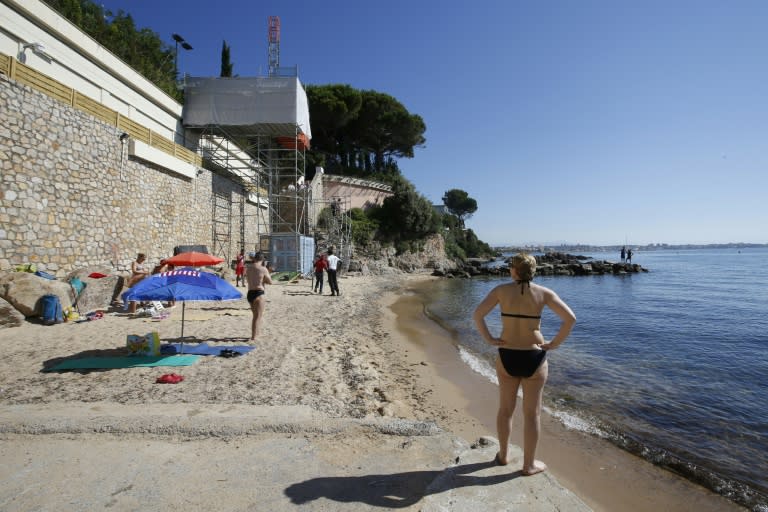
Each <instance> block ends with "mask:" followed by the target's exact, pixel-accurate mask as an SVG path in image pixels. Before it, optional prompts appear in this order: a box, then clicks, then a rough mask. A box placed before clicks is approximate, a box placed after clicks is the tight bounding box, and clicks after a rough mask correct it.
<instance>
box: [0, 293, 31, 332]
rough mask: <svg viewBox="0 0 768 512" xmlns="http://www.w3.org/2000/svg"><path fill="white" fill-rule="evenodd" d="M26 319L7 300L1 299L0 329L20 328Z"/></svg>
mask: <svg viewBox="0 0 768 512" xmlns="http://www.w3.org/2000/svg"><path fill="white" fill-rule="evenodd" d="M25 320H26V318H25V317H24V315H22V314H21V312H20V311H19V310H18V309H16V308H15V307H13V305H12V304H11V303H10V302H8V301H7V300H5V299H2V298H0V329H3V328H5V327H19V326H21V325H22V324H23V323H24V321H25Z"/></svg>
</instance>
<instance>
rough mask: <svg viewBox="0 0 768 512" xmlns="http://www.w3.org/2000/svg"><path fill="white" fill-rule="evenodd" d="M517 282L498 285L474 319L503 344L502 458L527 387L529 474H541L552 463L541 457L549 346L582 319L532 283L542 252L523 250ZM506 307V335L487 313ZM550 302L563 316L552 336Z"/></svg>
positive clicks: (513, 266)
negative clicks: (545, 318)
mask: <svg viewBox="0 0 768 512" xmlns="http://www.w3.org/2000/svg"><path fill="white" fill-rule="evenodd" d="M509 271H510V273H511V275H512V279H514V282H513V283H508V284H503V285H500V286H497V287H496V288H494V289H493V290H491V292H490V293H489V294H488V295H487V296H486V297H485V299H483V301H482V302H481V303H480V304H479V305H478V306H477V309H475V314H474V317H473V318H474V320H475V324H476V325H477V329H478V331H480V334H481V335H482V336H483V338H484V339H485V341H487V342H488V343H490V344H491V345H495V346H497V347H499V357H498V358H497V359H496V374H497V375H498V377H499V412H498V414H497V416H496V429H497V431H498V435H499V453H498V454H496V463H498V464H500V465H502V466H504V465H507V464H508V463H509V459H508V458H507V451H508V446H509V434H510V432H511V430H512V414H513V413H514V412H515V405H516V404H517V390H518V388H520V387H521V386H522V388H523V418H524V425H523V444H524V446H523V469H522V473H523V475H526V476H528V475H535V474H536V473H540V472H542V471H544V470H545V469H547V466H546V465H545V464H544V463H543V462H541V461H538V460H536V458H535V456H536V444H537V443H538V441H539V429H540V419H541V398H542V392H543V391H544V383H545V382H546V381H547V371H548V366H547V360H546V359H547V351H549V350H554V349H556V348H557V347H559V346H560V344H561V343H563V341H565V339H566V338H567V337H568V335H569V334H570V332H571V329H573V325H574V324H575V323H576V316H575V315H574V314H573V311H571V308H569V307H568V305H567V304H566V303H565V302H563V301H562V300H561V299H560V297H558V296H557V294H556V293H555V292H554V291H552V290H550V289H549V288H545V287H543V286H539V285H537V284H533V283H531V280H532V279H533V274H534V273H535V272H536V258H534V257H533V256H531V255H529V254H518V255H516V256H515V257H514V258H512V261H511V263H510V266H509ZM497 304H498V305H499V306H500V307H501V323H502V330H501V336H499V337H498V338H496V337H494V336H492V335H491V333H490V331H489V330H488V326H487V325H486V323H485V317H486V316H487V315H488V313H490V312H491V311H492V310H493V309H494V308H495V307H496V305H497ZM544 306H547V307H549V308H550V309H551V310H552V311H554V312H555V314H556V315H557V316H559V317H560V320H561V321H562V323H561V324H560V330H559V331H558V332H557V334H556V335H555V337H554V338H552V340H551V341H549V342H547V341H546V340H545V339H544V337H543V336H542V334H541V330H540V326H541V312H542V310H543V309H544Z"/></svg>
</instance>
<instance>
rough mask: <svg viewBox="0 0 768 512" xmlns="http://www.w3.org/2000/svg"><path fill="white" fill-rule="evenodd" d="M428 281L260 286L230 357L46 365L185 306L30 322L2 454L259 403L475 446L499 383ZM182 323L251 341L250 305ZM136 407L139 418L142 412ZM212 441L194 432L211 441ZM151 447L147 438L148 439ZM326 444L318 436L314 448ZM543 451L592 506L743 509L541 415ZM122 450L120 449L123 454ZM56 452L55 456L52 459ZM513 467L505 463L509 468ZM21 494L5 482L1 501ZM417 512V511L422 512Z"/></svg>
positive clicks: (17, 334)
mask: <svg viewBox="0 0 768 512" xmlns="http://www.w3.org/2000/svg"><path fill="white" fill-rule="evenodd" d="M431 279H434V278H431V277H429V276H427V275H403V274H393V275H388V276H344V277H343V278H342V279H340V288H341V293H342V295H341V296H340V297H332V296H329V295H328V290H326V294H325V295H323V296H320V295H317V294H314V293H312V290H311V284H310V281H308V280H301V281H299V282H298V283H295V284H289V283H278V284H275V285H273V286H270V287H268V289H267V294H266V297H267V307H266V317H265V321H264V328H263V332H262V334H261V336H260V337H259V339H258V341H257V343H255V345H254V347H255V348H254V350H253V351H252V352H250V353H248V354H247V355H245V356H241V357H235V358H221V357H203V358H201V359H200V360H199V361H198V362H197V363H196V364H194V365H192V366H185V367H171V368H168V367H149V368H124V369H112V370H103V371H102V370H96V371H69V372H43V371H42V370H43V369H46V368H50V367H51V366H52V365H54V364H56V363H58V362H60V361H62V360H65V359H70V358H74V357H86V356H113V355H119V354H122V353H124V351H125V349H124V346H125V339H126V335H128V334H146V333H148V332H151V331H157V332H158V333H159V335H160V338H161V339H162V340H163V341H164V342H169V341H171V342H172V341H177V338H178V337H179V336H180V334H181V313H182V307H181V305H177V306H176V307H175V308H174V309H173V310H172V313H171V316H170V318H167V319H165V320H161V321H152V320H150V319H147V318H135V317H131V316H126V315H123V314H120V313H110V314H107V315H106V316H105V317H104V318H102V319H99V320H94V321H89V322H83V323H65V324H59V325H54V326H43V325H40V324H35V323H27V324H25V325H24V326H22V327H17V328H9V329H3V330H0V347H2V350H3V358H0V412H2V415H3V437H2V439H0V442H1V443H2V449H3V454H4V456H6V454H7V456H8V457H10V456H11V455H13V456H14V457H16V458H17V459H18V460H19V461H22V462H19V464H23V459H24V453H27V452H29V453H32V452H33V451H34V450H33V449H32V448H31V447H33V446H42V445H41V443H43V440H40V439H38V438H39V437H40V436H39V434H40V433H44V432H45V430H46V426H45V425H46V422H48V423H49V424H51V425H54V424H55V425H58V427H57V428H59V430H55V429H54V430H55V432H60V434H59V435H63V436H64V438H63V439H60V438H57V437H54V438H53V439H54V440H55V439H59V440H60V441H61V442H62V443H63V442H65V441H66V442H71V441H72V438H73V436H75V438H76V440H77V443H79V445H78V446H81V447H82V445H83V443H85V444H88V443H92V444H93V445H94V446H99V445H102V444H103V445H105V446H107V445H109V443H110V442H111V441H110V440H109V439H106V440H105V436H104V433H105V432H109V431H110V429H113V428H117V427H115V426H110V425H108V424H104V425H101V426H98V425H97V426H94V425H90V424H89V425H88V426H87V427H85V428H83V427H82V426H80V427H78V429H76V430H77V432H76V433H75V431H74V430H72V433H68V432H69V430H68V429H74V427H71V426H68V425H69V423H67V421H69V420H68V419H67V411H72V413H71V414H73V415H74V414H76V412H75V411H82V410H83V408H85V409H88V410H90V411H91V412H92V411H98V413H99V414H103V415H104V416H110V417H112V418H120V417H126V418H128V417H129V416H130V420H128V419H126V421H125V426H124V428H125V429H126V431H130V432H131V433H132V434H135V432H141V431H146V432H156V431H162V430H163V428H165V427H164V425H163V423H162V421H163V419H162V418H161V417H160V416H159V415H156V414H159V413H157V411H159V410H163V409H167V410H168V411H176V410H179V411H182V410H184V411H186V412H183V414H187V415H190V416H192V415H194V414H197V413H195V412H194V411H197V410H200V411H207V410H213V409H216V408H217V407H218V408H219V409H221V410H222V411H225V410H226V411H229V410H234V411H246V410H250V411H251V412H250V413H245V412H243V414H251V415H253V414H257V413H255V412H253V411H256V410H261V409H259V408H263V407H267V408H268V407H271V406H280V407H282V408H283V409H282V410H287V411H294V412H295V416H296V417H297V418H298V417H303V416H302V415H309V416H312V415H315V414H316V415H320V416H322V418H323V421H326V422H327V421H330V420H333V419H338V421H340V422H342V421H346V420H355V421H367V420H370V421H375V420H377V419H381V418H405V419H410V420H419V421H423V422H435V423H436V424H437V426H438V427H440V428H441V429H444V430H447V431H449V432H452V433H454V434H456V435H458V436H459V437H461V438H463V439H465V440H466V441H468V442H470V443H471V442H473V441H475V440H476V439H477V438H479V437H480V436H487V435H491V436H495V430H494V427H493V423H494V415H495V408H496V388H495V385H493V384H491V383H490V382H488V381H487V380H485V379H484V378H483V377H481V376H479V375H477V374H475V373H473V372H472V371H471V370H470V369H469V368H468V367H466V366H465V365H464V364H463V363H461V361H460V360H459V357H458V353H457V352H456V350H455V344H454V343H453V340H452V339H451V337H450V333H447V332H445V331H443V330H442V329H441V328H440V327H439V326H438V325H437V324H435V323H433V322H432V321H430V320H429V319H428V318H427V317H426V316H425V315H424V313H423V305H422V303H421V302H420V300H419V299H418V296H417V295H416V294H414V293H413V292H412V290H413V287H418V286H428V283H429V281H430V280H431ZM185 316H186V322H185V326H184V333H185V335H186V336H188V337H192V338H194V339H193V340H189V339H188V340H186V341H187V342H192V341H206V342H208V344H209V345H214V346H217V345H218V346H224V345H246V344H247V340H248V338H249V336H250V320H251V317H250V312H249V309H248V304H247V302H246V301H245V300H244V299H243V300H239V301H232V302H201V303H196V302H190V303H188V304H187V306H186V311H185ZM164 373H178V374H181V375H183V376H184V381H183V382H181V383H179V384H175V385H168V384H157V383H156V382H155V380H156V378H157V377H158V376H160V375H162V374H164ZM141 411H146V412H145V413H144V414H143V415H142V412H141ZM33 413H34V414H33ZM46 414H48V418H47V419H46ZM291 414H293V413H291ZM201 415H204V414H203V413H201ZM72 421H73V422H74V420H72ZM296 421H298V420H296ZM284 423H285V424H287V423H288V420H286V421H285V422H284ZM72 424H73V425H74V423H72ZM14 425H16V426H14ZM196 428H197V427H196ZM238 428H239V427H238ZM188 430H189V429H188ZM288 430H289V431H290V428H289V429H288ZM516 430H517V429H516ZM30 433H32V434H37V437H35V435H32V436H31V437H30V436H29V434H30ZM75 434H76V435H75ZM170 435H171V436H173V435H174V433H173V432H171V434H170ZM216 435H219V434H216V432H212V431H203V432H201V433H200V436H201V437H203V438H205V439H206V441H205V442H206V443H208V442H209V441H207V439H208V438H210V437H215V436H216ZM189 436H190V433H189V431H185V433H184V435H178V436H177V437H179V439H180V440H182V441H183V440H185V439H186V440H187V441H188V438H189ZM366 436H367V437H368V438H369V439H370V443H371V449H374V448H376V447H377V446H379V443H378V442H374V440H375V439H374V437H373V436H371V435H369V434H366V435H365V436H363V438H365V437H366ZM515 436H516V437H515V438H514V442H515V443H517V444H519V443H520V439H519V432H517V431H516V432H515ZM289 437H290V436H289ZM298 437H301V436H300V435H299V436H298ZM254 439H257V440H258V435H256V436H255V438H254ZM331 439H333V438H331ZM283 441H284V442H288V441H287V440H285V439H283ZM337 441H338V444H334V446H333V453H334V461H333V462H334V463H339V461H345V460H354V459H355V457H359V456H360V455H361V452H362V453H364V452H365V449H364V447H363V446H347V445H345V444H344V441H343V439H338V440H337ZM46 442H48V441H46ZM155 442H157V440H156V439H154V438H153V439H151V440H150V439H148V441H147V445H149V444H150V443H155ZM254 442H256V441H254ZM331 442H333V441H332V440H328V439H325V440H322V441H315V443H316V444H315V447H316V446H317V443H326V444H327V443H331ZM435 442H437V441H435ZM25 443H26V444H25ZM54 444H55V443H54ZM56 446H59V448H57V449H58V450H63V449H64V448H62V447H61V446H60V445H56ZM67 446H69V445H67ZM109 446H110V447H111V448H104V449H105V450H108V449H113V450H114V449H117V450H119V449H120V448H119V446H121V445H120V444H119V443H117V444H116V446H117V447H118V448H115V447H114V446H113V445H109ZM539 446H540V451H539V454H538V458H540V459H542V460H544V461H545V462H547V464H548V465H549V467H550V473H551V474H552V475H553V476H554V477H556V478H557V479H558V480H559V481H560V483H562V484H563V485H564V486H565V487H567V488H568V489H570V490H571V491H573V492H574V493H575V494H576V495H578V496H579V497H580V498H581V499H582V500H583V501H584V502H585V503H587V504H588V505H589V506H591V507H592V508H593V509H594V510H638V511H644V510H648V511H651V510H653V511H656V510H701V511H710V510H712V511H714V510H719V511H728V510H742V509H741V508H739V507H736V506H734V505H732V504H730V502H728V501H726V500H724V499H722V498H720V497H719V496H716V495H713V494H712V493H710V492H708V491H706V490H704V489H702V488H700V487H697V486H695V485H692V484H689V483H688V482H687V481H685V480H683V479H680V478H678V477H676V476H674V475H672V474H670V473H668V472H665V471H661V470H659V469H657V468H655V467H653V466H652V465H650V464H648V463H646V462H644V461H641V460H639V459H637V458H636V457H633V456H630V455H628V454H626V453H624V452H622V451H621V450H619V449H617V448H615V447H613V446H612V445H610V444H608V443H606V442H603V441H601V440H599V439H594V438H591V437H589V436H586V435H584V434H580V433H577V432H572V431H568V430H566V429H565V428H563V427H562V426H561V425H560V424H559V423H558V422H557V421H556V420H554V419H552V418H549V417H547V418H544V421H543V435H542V439H541V441H540V445H539ZM25 447H26V448H25ZM230 448H231V446H230ZM326 448H327V447H326ZM25 449H26V450H27V452H25V451H24V450H25ZM67 449H68V450H71V449H72V448H71V447H68V448H67ZM197 449H198V451H200V453H198V456H200V457H201V456H202V455H200V454H201V453H205V455H206V457H209V458H212V457H213V456H214V455H215V454H216V452H215V450H217V449H219V450H220V449H221V448H220V447H218V448H217V447H216V446H212V447H210V448H208V451H207V452H203V451H202V450H204V448H202V443H199V445H198V448H197ZM14 450H15V451H14ZM51 450H54V448H51ZM81 452H82V450H81ZM276 453H279V451H278V452H276ZM129 455H130V454H125V453H121V456H122V457H123V458H125V457H128V456H129ZM43 456H44V455H43ZM137 456H138V455H137ZM57 457H58V458H57ZM63 457H64V455H61V454H58V452H56V451H55V450H54V451H53V452H51V458H52V459H55V460H52V462H51V463H52V464H53V463H54V462H56V461H59V462H60V459H62V458H63ZM83 457H85V455H83ZM9 460H10V459H9ZM14 460H15V459H14ZM233 460H234V459H233ZM218 463H219V464H226V461H219V462H218ZM26 464H29V462H27V463H26ZM233 464H234V462H233ZM51 467H53V466H51ZM229 469H230V470H231V471H232V472H234V473H237V472H236V471H234V470H233V468H229ZM320 469H322V468H320ZM517 469H519V468H513V467H510V470H509V471H510V472H512V471H515V470H517ZM8 471H10V469H8ZM79 471H85V469H83V468H80V469H79ZM88 471H91V472H98V471H104V468H103V467H96V468H92V469H89V470H88ZM232 478H234V476H233V477H232ZM535 478H536V477H533V479H535ZM533 479H522V480H524V481H531V480H533ZM83 481H86V480H85V479H84V480H83ZM11 484H12V482H11ZM11 484H8V485H11ZM19 485H21V484H19ZM62 485H64V484H62ZM70 485H71V484H70ZM17 489H18V488H16V487H13V486H12V485H11V487H8V488H3V487H2V486H0V493H2V492H3V491H6V492H7V493H15V492H17ZM90 491H93V492H96V491H95V489H89V488H83V489H80V490H79V492H80V494H81V495H82V494H87V493H88V492H90ZM4 498H6V499H8V500H12V499H15V498H14V497H13V496H4ZM39 499H43V498H39ZM38 505H39V503H38ZM49 505H51V506H52V504H49ZM414 507H415V508H414V509H416V510H417V509H419V507H418V504H416V505H414ZM374 508H375V507H374ZM17 509H19V510H21V509H23V508H17ZM41 509H43V510H45V509H48V508H46V507H45V506H42V508H41ZM117 509H121V508H120V507H118V508H117ZM126 509H128V508H126ZM332 509H333V508H328V510H332ZM409 509H410V508H409Z"/></svg>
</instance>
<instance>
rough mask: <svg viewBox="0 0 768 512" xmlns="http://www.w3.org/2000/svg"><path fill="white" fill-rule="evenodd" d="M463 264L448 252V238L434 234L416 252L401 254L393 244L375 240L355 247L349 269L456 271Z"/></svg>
mask: <svg viewBox="0 0 768 512" xmlns="http://www.w3.org/2000/svg"><path fill="white" fill-rule="evenodd" d="M459 268H460V267H459V264H458V263H457V262H455V261H454V260H452V259H450V258H448V257H447V256H446V254H445V241H444V240H443V237H442V236H440V235H433V236H431V237H429V238H427V239H426V240H424V242H423V243H422V246H421V247H420V249H419V250H418V251H416V252H411V251H408V252H404V253H400V254H398V253H397V251H396V250H395V249H394V248H393V247H382V246H380V245H378V244H371V246H370V247H368V248H367V249H366V250H364V251H355V253H354V254H353V255H352V258H351V260H350V262H349V268H348V269H347V271H348V272H360V273H361V274H363V275H366V274H375V275H385V274H389V273H399V272H406V273H413V272H423V271H428V272H438V273H439V274H445V273H450V272H455V271H457V270H458V269H459Z"/></svg>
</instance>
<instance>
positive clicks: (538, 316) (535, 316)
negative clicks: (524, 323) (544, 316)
mask: <svg viewBox="0 0 768 512" xmlns="http://www.w3.org/2000/svg"><path fill="white" fill-rule="evenodd" d="M501 316H511V317H514V318H535V319H541V315H517V314H515V313H502V314H501Z"/></svg>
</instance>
